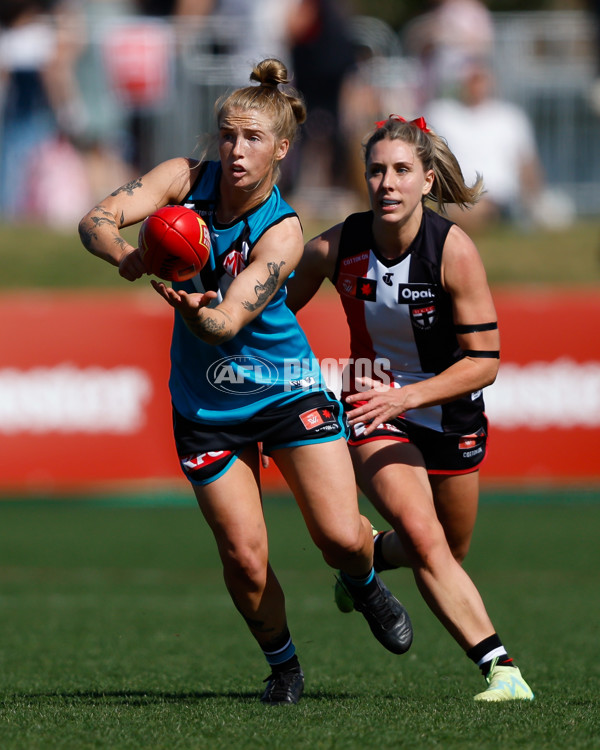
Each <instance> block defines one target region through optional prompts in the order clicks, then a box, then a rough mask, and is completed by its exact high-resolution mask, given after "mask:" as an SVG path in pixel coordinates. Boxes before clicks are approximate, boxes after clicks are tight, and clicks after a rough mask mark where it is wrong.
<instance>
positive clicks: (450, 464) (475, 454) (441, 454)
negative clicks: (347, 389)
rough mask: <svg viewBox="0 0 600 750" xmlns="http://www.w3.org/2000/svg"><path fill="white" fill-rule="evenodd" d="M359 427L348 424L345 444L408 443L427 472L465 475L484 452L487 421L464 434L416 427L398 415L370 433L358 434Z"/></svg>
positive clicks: (480, 458)
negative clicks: (385, 441)
mask: <svg viewBox="0 0 600 750" xmlns="http://www.w3.org/2000/svg"><path fill="white" fill-rule="evenodd" d="M355 406H356V404H355ZM363 429H364V426H363V427H362V428H361V423H359V424H355V425H352V427H350V438H349V439H348V444H349V445H351V446H352V445H363V444H364V443H368V442H370V441H372V440H383V439H386V440H397V441H399V442H401V443H412V444H413V445H415V446H416V447H417V448H418V449H419V450H420V451H421V453H422V455H423V458H424V460H425V467H426V469H427V472H428V473H429V474H468V473H469V472H472V471H477V469H478V468H479V465H480V464H481V462H482V461H483V459H484V458H485V455H486V452H487V435H488V423H487V419H486V418H485V416H484V417H483V422H482V423H481V424H479V425H478V426H476V427H475V428H474V429H472V430H470V431H469V433H468V434H464V435H457V434H452V433H444V432H438V431H437V430H431V429H429V428H426V427H419V426H417V425H415V424H413V423H411V422H408V421H407V420H406V419H402V418H401V417H396V419H391V420H390V421H389V422H386V423H385V424H381V425H379V426H378V427H377V429H376V430H374V431H373V432H372V433H371V434H370V435H366V436H365V435H361V432H362V430H363Z"/></svg>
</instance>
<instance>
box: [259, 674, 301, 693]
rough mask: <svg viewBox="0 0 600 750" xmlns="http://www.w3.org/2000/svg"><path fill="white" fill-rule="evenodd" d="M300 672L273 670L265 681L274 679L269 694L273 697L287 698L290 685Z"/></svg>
mask: <svg viewBox="0 0 600 750" xmlns="http://www.w3.org/2000/svg"><path fill="white" fill-rule="evenodd" d="M298 674H299V673H298V672H272V673H271V674H270V675H269V676H268V677H266V678H265V679H264V680H263V682H269V681H270V680H273V684H272V685H271V689H270V690H269V696H270V697H271V698H276V699H277V698H286V697H287V696H288V694H289V688H290V685H291V684H292V683H293V681H294V679H295V677H296V676H297V675H298Z"/></svg>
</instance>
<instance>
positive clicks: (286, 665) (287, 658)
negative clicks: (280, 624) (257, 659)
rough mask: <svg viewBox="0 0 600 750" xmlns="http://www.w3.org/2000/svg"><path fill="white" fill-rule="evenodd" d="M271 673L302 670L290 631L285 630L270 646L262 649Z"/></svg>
mask: <svg viewBox="0 0 600 750" xmlns="http://www.w3.org/2000/svg"><path fill="white" fill-rule="evenodd" d="M262 650H263V653H264V655H265V658H266V660H267V663H268V664H269V666H270V667H271V672H273V673H277V672H287V671H288V670H294V669H298V670H299V669H300V662H299V661H298V657H297V656H296V647H295V646H294V643H293V641H292V637H291V635H290V631H289V630H288V629H287V627H286V628H285V630H284V631H283V632H282V633H281V634H280V635H279V636H277V637H276V638H273V640H272V641H271V642H270V643H269V644H268V645H265V646H263V647H262Z"/></svg>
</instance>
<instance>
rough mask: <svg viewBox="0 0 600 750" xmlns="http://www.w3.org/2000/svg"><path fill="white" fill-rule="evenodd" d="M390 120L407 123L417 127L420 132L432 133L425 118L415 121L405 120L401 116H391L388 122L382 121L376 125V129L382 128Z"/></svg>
mask: <svg viewBox="0 0 600 750" xmlns="http://www.w3.org/2000/svg"><path fill="white" fill-rule="evenodd" d="M388 120H397V121H398V122H407V123H408V124H409V125H416V127H417V128H419V130H422V131H423V132H424V133H429V132H431V131H430V130H429V128H428V127H427V123H426V122H425V118H424V117H415V119H414V120H410V121H409V120H405V119H404V117H400V115H390V116H389V117H388V118H387V120H380V121H379V122H376V123H375V127H376V128H382V127H383V126H384V125H385V124H386V122H387V121H388Z"/></svg>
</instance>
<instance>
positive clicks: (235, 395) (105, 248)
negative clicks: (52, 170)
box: [80, 59, 412, 704]
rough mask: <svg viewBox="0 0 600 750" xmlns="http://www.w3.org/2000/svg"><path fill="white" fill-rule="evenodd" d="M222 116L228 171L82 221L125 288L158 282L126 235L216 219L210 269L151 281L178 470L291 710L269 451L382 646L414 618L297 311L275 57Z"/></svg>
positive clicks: (293, 693) (301, 112) (281, 69)
mask: <svg viewBox="0 0 600 750" xmlns="http://www.w3.org/2000/svg"><path fill="white" fill-rule="evenodd" d="M250 80H251V81H252V82H254V84H256V85H253V84H251V85H250V86H246V87H243V88H240V89H238V90H236V91H234V92H233V93H231V94H229V95H228V96H225V97H224V98H223V99H221V100H220V101H219V102H217V106H216V116H217V125H218V129H219V134H218V152H219V159H218V160H216V161H208V160H201V161H196V160H194V159H188V158H178V159H172V160H169V161H167V162H164V163H162V164H159V165H158V166H157V167H155V168H154V169H153V170H151V171H150V172H149V173H148V174H146V175H144V176H143V177H141V178H140V179H139V180H134V181H132V182H130V183H128V184H127V185H124V186H123V187H121V188H119V189H118V190H116V191H115V192H114V193H112V194H111V195H110V196H108V197H107V198H105V199H104V200H103V201H102V202H101V203H99V204H98V205H97V206H95V207H94V208H93V209H92V210H91V211H90V212H89V213H88V214H87V215H86V216H85V217H84V218H83V219H82V221H81V223H80V235H81V238H82V242H83V244H84V246H85V247H86V248H87V249H88V250H89V251H90V252H92V253H93V254H94V255H97V256H98V257H100V258H102V259H104V260H106V261H108V262H109V263H112V264H113V265H115V266H117V267H118V270H119V273H120V274H121V276H123V277H124V278H125V279H128V280H131V281H133V280H135V279H138V278H140V277H141V276H143V275H144V273H146V269H145V266H144V262H143V257H142V254H141V253H140V251H139V250H138V249H137V248H135V247H132V246H131V245H129V244H128V243H127V242H126V241H125V239H124V238H123V237H122V236H121V234H120V231H119V230H120V229H121V228H122V227H125V226H129V225H131V224H136V223H137V222H139V221H142V220H143V219H145V217H146V216H148V215H149V214H151V213H153V212H154V211H156V210H157V209H159V208H161V207H163V206H166V205H173V204H174V205H183V206H186V207H188V208H191V209H193V210H194V211H196V212H197V213H198V214H199V215H200V216H201V217H202V218H203V219H204V221H205V222H206V224H207V226H208V228H209V231H210V237H211V252H210V256H209V259H208V262H207V263H206V265H205V266H204V268H203V269H202V270H201V271H200V273H199V274H197V275H196V276H194V277H193V278H192V279H190V280H188V281H184V282H181V283H175V284H173V286H167V285H166V284H165V283H163V282H158V281H154V280H153V281H152V285H153V286H154V288H155V290H156V291H157V293H158V294H159V295H160V296H161V297H162V298H163V300H165V302H166V303H168V304H169V305H171V306H172V307H173V308H174V310H175V316H174V329H173V339H172V344H171V376H170V381H169V386H170V392H171V399H172V404H173V424H174V434H175V442H176V447H177V452H178V455H179V460H180V463H181V468H182V471H183V473H184V474H185V476H186V477H187V478H188V479H189V481H190V483H191V485H192V487H193V490H194V493H195V495H196V499H197V501H198V504H199V506H200V509H201V511H202V513H203V514H204V517H205V519H206V521H207V523H208V524H209V526H210V528H211V530H212V532H213V534H214V537H215V540H216V543H217V547H218V551H219V555H220V558H221V561H222V564H223V572H224V578H225V583H226V586H227V589H228V591H229V593H230V595H231V598H232V600H233V603H234V604H235V606H236V608H237V609H238V610H239V612H240V614H241V615H242V617H243V618H244V620H245V621H246V623H247V625H248V628H249V629H250V632H251V634H252V636H253V637H254V638H255V640H256V642H257V643H258V645H259V646H260V648H261V649H262V651H263V654H264V656H265V659H266V661H267V664H268V666H269V668H270V672H271V673H270V675H269V677H268V678H267V680H266V681H267V687H266V689H265V690H264V693H263V695H262V698H261V700H262V701H263V702H264V703H266V704H294V703H297V702H298V700H299V699H300V696H301V694H302V691H303V687H304V676H303V673H302V669H301V667H300V664H299V661H298V657H297V655H296V653H295V646H294V642H293V640H292V637H291V635H290V631H289V629H288V623H287V617H286V609H285V600H284V594H283V591H282V589H281V586H280V584H279V582H278V580H277V578H276V576H275V573H274V571H273V569H272V568H271V565H270V564H269V551H268V539H267V529H266V526H265V521H264V516H263V511H262V498H261V490H260V476H259V473H260V455H259V444H260V443H262V445H263V449H264V451H265V453H266V454H267V455H271V456H272V458H273V460H274V461H275V463H276V464H277V466H278V467H279V469H280V470H281V472H282V474H283V476H284V478H285V479H286V481H287V483H288V485H289V486H290V488H291V490H292V492H293V493H294V496H295V498H296V501H297V503H298V505H299V507H300V509H301V511H302V514H303V517H304V519H305V522H306V525H307V527H308V530H309V532H310V535H311V537H312V539H313V540H314V542H315V544H316V545H317V547H318V548H319V549H320V550H321V552H322V554H323V557H324V559H325V561H326V562H327V563H328V564H329V565H330V566H332V567H333V568H337V569H340V570H341V571H342V572H341V578H342V579H343V581H344V584H345V586H346V587H347V588H348V589H349V590H350V591H351V592H352V595H353V597H354V599H355V601H356V608H357V609H359V610H360V611H361V612H362V613H363V615H364V617H365V619H366V620H367V622H368V624H369V626H370V628H371V630H372V632H373V634H374V635H375V637H376V638H377V639H378V640H379V641H380V642H381V643H382V644H383V645H384V646H385V647H386V648H387V649H388V650H390V651H392V652H394V653H403V652H404V651H406V650H407V649H408V648H409V647H410V644H411V641H412V628H411V625H410V620H409V618H408V615H407V613H406V611H405V610H404V608H403V607H402V605H401V604H400V602H398V600H397V599H395V598H394V597H393V596H392V595H391V594H390V592H389V591H388V590H387V588H386V587H385V586H384V585H383V584H382V582H381V581H380V579H379V577H378V576H377V575H376V574H375V572H374V569H373V540H372V531H371V526H370V524H369V522H368V521H367V519H366V518H364V517H362V516H361V515H360V514H359V510H358V500H357V494H356V487H355V483H354V474H353V471H352V463H351V460H350V457H349V453H348V449H347V445H346V434H347V432H346V425H345V422H344V419H343V414H342V411H343V410H342V408H341V404H340V403H339V402H338V401H337V399H336V398H335V397H334V396H333V395H332V394H331V393H330V392H329V391H328V389H327V387H326V385H325V383H324V380H323V378H322V376H321V372H320V368H319V365H318V362H317V360H316V358H315V356H314V354H313V353H312V351H311V350H310V347H309V345H308V342H307V340H306V337H305V336H304V334H303V332H302V330H301V329H300V327H299V325H298V324H297V322H296V320H295V316H294V315H293V314H292V312H291V311H290V310H289V308H288V307H287V306H286V304H285V297H286V288H285V282H286V280H287V279H288V278H289V276H290V274H291V273H292V271H293V270H294V269H295V267H296V266H297V264H298V262H299V260H300V258H301V256H302V252H303V238H302V230H301V226H300V222H299V220H298V217H297V215H296V213H295V212H294V211H293V209H292V208H291V207H290V206H289V205H288V204H287V203H286V202H285V201H284V200H283V199H282V197H281V195H280V193H279V190H278V188H277V186H276V180H277V176H278V172H279V164H280V163H281V161H282V160H283V159H284V158H285V157H286V155H287V153H288V150H289V148H290V146H291V144H292V142H293V140H294V136H295V134H296V130H297V127H298V125H299V124H301V123H302V122H303V121H304V119H305V117H306V111H305V107H304V104H303V101H302V99H301V97H300V95H299V94H298V92H296V91H294V90H293V89H289V88H286V84H287V83H288V74H287V70H286V68H285V66H284V65H283V64H282V63H281V62H280V61H278V60H274V59H268V60H263V61H262V62H260V63H259V64H258V65H256V66H255V67H254V69H253V71H252V74H251V76H250Z"/></svg>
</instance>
